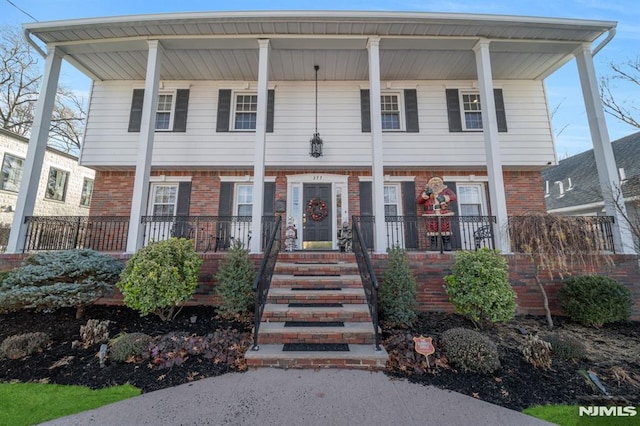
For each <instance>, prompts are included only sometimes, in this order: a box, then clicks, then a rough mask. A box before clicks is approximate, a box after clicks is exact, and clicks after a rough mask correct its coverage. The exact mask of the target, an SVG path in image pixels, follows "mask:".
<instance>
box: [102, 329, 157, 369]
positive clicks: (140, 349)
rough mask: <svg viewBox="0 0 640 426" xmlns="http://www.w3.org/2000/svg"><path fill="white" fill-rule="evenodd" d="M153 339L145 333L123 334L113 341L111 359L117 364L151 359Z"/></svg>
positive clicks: (110, 347)
mask: <svg viewBox="0 0 640 426" xmlns="http://www.w3.org/2000/svg"><path fill="white" fill-rule="evenodd" d="M152 343H153V338H152V337H151V336H149V335H147V334H144V333H123V334H120V335H118V336H116V337H115V338H114V339H113V340H111V342H110V345H109V358H110V359H111V360H113V361H115V362H130V361H134V362H135V361H139V360H140V359H145V358H148V357H149V349H150V348H151V344H152Z"/></svg>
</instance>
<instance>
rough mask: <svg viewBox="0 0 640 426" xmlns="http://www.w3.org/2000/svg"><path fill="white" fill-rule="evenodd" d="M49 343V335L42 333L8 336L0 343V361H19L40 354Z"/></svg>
mask: <svg viewBox="0 0 640 426" xmlns="http://www.w3.org/2000/svg"><path fill="white" fill-rule="evenodd" d="M50 341H51V339H50V338H49V335H48V334H47V333H42V332H35V333H25V334H16V335H13V336H9V337H7V338H6V339H4V340H3V341H2V343H0V359H2V358H9V359H19V358H23V357H25V356H27V355H31V354H33V353H36V352H42V351H43V350H44V349H45V348H46V347H47V345H48V344H49V342H50Z"/></svg>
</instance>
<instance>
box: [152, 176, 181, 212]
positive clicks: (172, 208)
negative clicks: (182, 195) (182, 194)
mask: <svg viewBox="0 0 640 426" xmlns="http://www.w3.org/2000/svg"><path fill="white" fill-rule="evenodd" d="M177 206H178V184H177V183H152V184H151V197H149V214H150V215H151V216H175V214H176V211H177Z"/></svg>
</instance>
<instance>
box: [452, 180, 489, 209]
mask: <svg viewBox="0 0 640 426" xmlns="http://www.w3.org/2000/svg"><path fill="white" fill-rule="evenodd" d="M458 207H459V209H460V213H459V214H460V216H485V215H486V202H485V196H484V186H483V185H482V184H467V183H465V184H462V183H459V184H458Z"/></svg>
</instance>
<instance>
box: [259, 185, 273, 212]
mask: <svg viewBox="0 0 640 426" xmlns="http://www.w3.org/2000/svg"><path fill="white" fill-rule="evenodd" d="M263 195H264V199H263V204H262V206H263V207H262V214H263V215H264V216H274V215H275V214H276V206H275V200H276V183H275V182H265V183H264V194H263Z"/></svg>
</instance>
